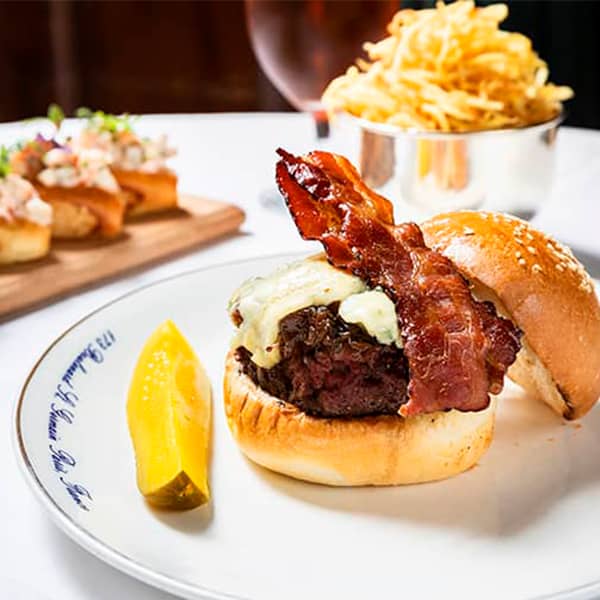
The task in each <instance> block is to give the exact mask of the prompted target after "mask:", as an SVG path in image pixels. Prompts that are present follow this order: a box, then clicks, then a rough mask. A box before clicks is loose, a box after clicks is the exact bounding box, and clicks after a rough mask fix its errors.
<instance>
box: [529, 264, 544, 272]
mask: <svg viewBox="0 0 600 600" xmlns="http://www.w3.org/2000/svg"><path fill="white" fill-rule="evenodd" d="M531 270H532V271H533V272H534V273H542V271H543V269H542V267H540V265H538V264H537V263H535V264H534V265H533V267H531Z"/></svg>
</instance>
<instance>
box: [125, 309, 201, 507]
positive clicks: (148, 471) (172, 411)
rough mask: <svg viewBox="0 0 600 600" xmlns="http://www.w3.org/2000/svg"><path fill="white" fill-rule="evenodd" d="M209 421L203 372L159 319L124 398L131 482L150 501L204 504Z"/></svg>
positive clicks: (191, 353) (166, 504)
mask: <svg viewBox="0 0 600 600" xmlns="http://www.w3.org/2000/svg"><path fill="white" fill-rule="evenodd" d="M210 419H211V391H210V382H209V380H208V377H207V375H206V372H205V371H204V368H203V367H202V365H201V364H200V361H199V360H198V358H197V356H196V354H195V353H194V351H193V349H192V348H191V346H190V345H189V344H188V342H187V340H186V339H185V338H184V337H183V335H182V334H181V333H180V331H179V330H178V329H177V327H176V326H175V324H174V323H173V322H172V321H170V320H169V321H165V322H164V323H163V324H162V325H160V326H159V327H158V328H157V329H156V331H154V333H153V334H152V335H151V336H150V337H149V338H148V340H147V341H146V344H145V345H144V347H143V349H142V352H141V354H140V356H139V358H138V362H137V365H136V367H135V371H134V373H133V378H132V380H131V386H130V388H129V396H128V399H127V420H128V423H129V432H130V434H131V439H132V441H133V447H134V450H135V458H136V465H137V484H138V488H139V490H140V492H141V493H142V495H143V496H144V497H145V498H146V500H148V502H149V503H150V504H152V505H154V506H157V507H160V508H170V509H180V510H184V509H189V508H195V507H196V506H200V505H201V504H204V503H206V502H208V500H209V498H210V491H209V488H208V448H209V436H210Z"/></svg>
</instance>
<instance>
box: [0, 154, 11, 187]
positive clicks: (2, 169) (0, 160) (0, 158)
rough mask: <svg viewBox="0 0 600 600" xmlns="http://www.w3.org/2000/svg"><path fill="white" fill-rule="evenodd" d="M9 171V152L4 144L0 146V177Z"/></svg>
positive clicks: (2, 177)
mask: <svg viewBox="0 0 600 600" xmlns="http://www.w3.org/2000/svg"><path fill="white" fill-rule="evenodd" d="M9 173H10V153H9V151H8V148H7V147H6V146H0V179H4V177H6V176H7V175H8V174H9Z"/></svg>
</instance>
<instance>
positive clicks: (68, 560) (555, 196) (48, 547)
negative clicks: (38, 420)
mask: <svg viewBox="0 0 600 600" xmlns="http://www.w3.org/2000/svg"><path fill="white" fill-rule="evenodd" d="M24 127H25V126H24V125H22V124H19V123H9V124H4V125H0V143H7V142H11V141H13V140H15V139H16V138H18V137H22V136H23V134H24ZM139 127H140V130H142V131H143V132H144V133H148V134H149V135H154V134H158V133H162V132H167V133H168V134H169V137H170V140H171V141H172V143H173V145H175V146H176V147H177V148H178V150H179V154H178V156H177V157H176V158H175V159H174V160H173V167H174V169H175V170H176V171H177V172H178V173H179V174H180V189H181V190H182V191H188V192H191V193H197V194H202V195H205V196H208V197H214V198H218V199H223V200H227V201H230V202H234V203H236V204H238V205H240V206H242V207H243V208H244V209H245V210H246V213H247V220H246V223H245V224H244V226H243V228H242V231H241V232H240V233H239V234H238V235H236V236H233V237H230V238H228V239H225V240H223V241H221V242H219V243H216V244H213V245H211V246H209V247H206V248H203V249H200V250H198V251H197V252H194V253H192V254H189V255H187V256H185V257H183V258H179V259H177V260H174V261H171V262H169V263H167V264H164V265H161V266H158V267H155V268H152V269H150V270H148V271H145V272H143V273H138V274H135V275H132V276H129V277H126V278H124V279H120V280H119V281H115V282H113V283H110V284H107V285H104V286H102V287H100V288H97V289H94V290H91V291H87V292H85V293H81V294H78V295H76V296H73V297H71V298H68V299H66V300H63V301H61V302H58V303H56V304H52V305H50V306H48V307H47V308H44V309H41V310H38V311H36V312H34V313H30V314H28V315H25V316H23V317H20V318H17V319H15V320H13V321H10V322H8V323H5V324H3V325H0V356H2V366H1V367H0V392H1V394H0V428H1V429H0V431H2V435H0V456H2V457H3V460H2V462H3V467H4V471H3V484H2V488H1V491H0V515H1V517H0V530H1V532H2V533H1V535H0V590H2V593H1V594H0V595H1V596H2V597H5V598H11V599H13V600H17V599H20V598H23V599H30V598H31V599H36V600H37V599H52V600H54V599H59V598H60V600H81V599H88V598H89V599H105V598H111V599H112V598H127V599H129V600H136V599H138V598H139V599H141V598H144V599H145V600H156V599H159V598H161V599H165V598H171V597H172V596H170V595H169V594H165V593H163V592H160V591H158V590H154V589H152V588H150V587H148V586H146V585H145V584H143V583H140V582H138V581H136V580H134V579H131V578H129V577H128V576H126V575H124V574H121V573H120V572H119V571H116V570H114V569H113V568H112V567H109V566H107V565H105V564H104V563H102V562H101V561H99V560H97V559H96V558H94V557H93V556H91V555H90V554H88V553H87V552H86V551H84V550H82V549H80V548H79V547H78V546H77V545H76V544H75V543H74V542H72V541H71V540H70V539H69V538H67V537H66V536H65V535H64V534H63V533H62V532H61V531H59V530H58V528H57V527H56V526H55V525H54V524H53V523H52V522H51V521H50V519H49V517H48V516H47V515H46V513H45V511H44V510H43V509H42V507H41V506H40V505H39V504H38V502H37V500H35V498H34V497H33V495H32V494H31V493H30V492H29V489H28V487H27V485H26V483H25V481H24V479H23V477H22V476H21V474H20V472H19V468H18V466H17V462H16V459H15V453H14V449H13V444H12V437H13V436H12V426H13V425H12V424H13V411H14V405H15V403H16V400H17V397H18V394H19V392H20V389H21V386H22V384H23V382H24V380H25V377H26V375H27V374H28V372H29V371H30V369H31V367H32V366H33V364H34V363H35V361H36V360H37V358H38V357H39V356H40V354H41V353H42V352H43V351H44V350H45V348H46V347H47V346H48V345H49V344H50V343H51V342H52V341H53V340H54V339H55V338H56V337H57V336H58V335H60V334H61V333H62V332H63V331H64V330H65V329H66V328H68V327H69V326H70V325H72V324H73V323H74V322H75V321H77V320H78V319H80V318H81V317H82V316H84V315H86V314H87V313H89V312H90V311H92V310H93V309H95V308H97V307H98V306H101V305H103V304H105V303H106V302H108V301H110V300H112V299H113V298H116V297H118V296H120V295H122V294H125V293H126V292H129V291H130V290H133V289H135V288H138V287H140V286H142V285H144V284H147V283H149V282H153V281H157V280H159V279H162V278H164V277H167V276H170V275H173V274H176V273H180V272H183V271H187V270H190V269H194V268H197V267H202V266H205V265H209V264H215V263H220V262H227V261H231V260H236V259H242V258H247V257H251V256H259V255H266V254H277V253H282V252H287V251H296V250H297V251H303V250H304V251H306V250H307V244H306V242H302V241H301V240H300V238H299V236H298V234H297V232H296V230H295V228H294V226H293V225H292V223H291V220H290V219H289V218H288V217H287V216H286V215H285V213H284V212H283V211H282V210H274V209H268V208H265V207H264V206H263V205H262V203H261V202H259V197H260V195H261V193H263V192H264V191H265V190H268V189H269V188H270V187H272V186H273V174H274V164H275V154H274V150H275V148H277V147H278V146H284V147H285V148H286V149H288V150H290V151H292V152H305V151H308V150H311V149H313V148H314V147H315V146H316V145H317V143H316V141H315V138H314V130H313V126H312V124H311V122H310V119H309V117H307V116H306V115H300V114H290V113H249V114H210V115H168V116H167V115H153V116H147V117H143V118H142V119H141V120H140V122H139ZM328 144H329V147H331V148H332V149H334V150H339V151H341V150H342V149H341V148H339V147H338V146H339V142H336V140H335V138H334V139H333V140H331V141H330V142H328ZM557 154H558V157H557V161H558V163H557V172H556V181H555V185H554V189H553V193H552V195H551V197H550V198H548V201H547V203H546V205H545V206H544V207H543V208H542V210H541V211H540V213H539V214H538V215H537V216H536V218H535V221H534V222H535V224H536V225H537V226H539V227H541V228H542V229H544V230H546V231H548V232H549V233H552V234H554V235H555V236H556V237H558V238H559V239H561V240H563V241H565V242H567V243H569V244H572V245H573V246H575V247H576V248H577V249H578V251H580V255H581V256H585V257H587V259H588V261H590V262H588V264H589V266H590V268H591V270H592V271H594V268H595V267H596V266H600V258H599V259H597V260H596V261H595V260H594V256H598V257H600V236H598V234H597V223H598V220H599V218H600V202H599V201H600V192H599V191H598V186H597V184H596V185H594V179H596V178H598V177H600V131H599V132H595V131H589V130H582V129H571V128H563V129H562V130H561V131H560V134H559V137H558V147H557ZM596 276H598V275H597V274H596ZM0 282H1V275H0Z"/></svg>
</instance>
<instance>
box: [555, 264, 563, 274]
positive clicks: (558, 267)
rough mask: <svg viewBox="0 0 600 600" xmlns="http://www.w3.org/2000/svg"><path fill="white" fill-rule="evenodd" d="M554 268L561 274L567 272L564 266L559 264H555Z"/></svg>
mask: <svg viewBox="0 0 600 600" xmlns="http://www.w3.org/2000/svg"><path fill="white" fill-rule="evenodd" d="M554 268H555V269H556V270H557V271H561V272H562V271H564V270H565V268H564V267H563V266H562V265H561V264H560V263H557V264H555V265H554Z"/></svg>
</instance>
